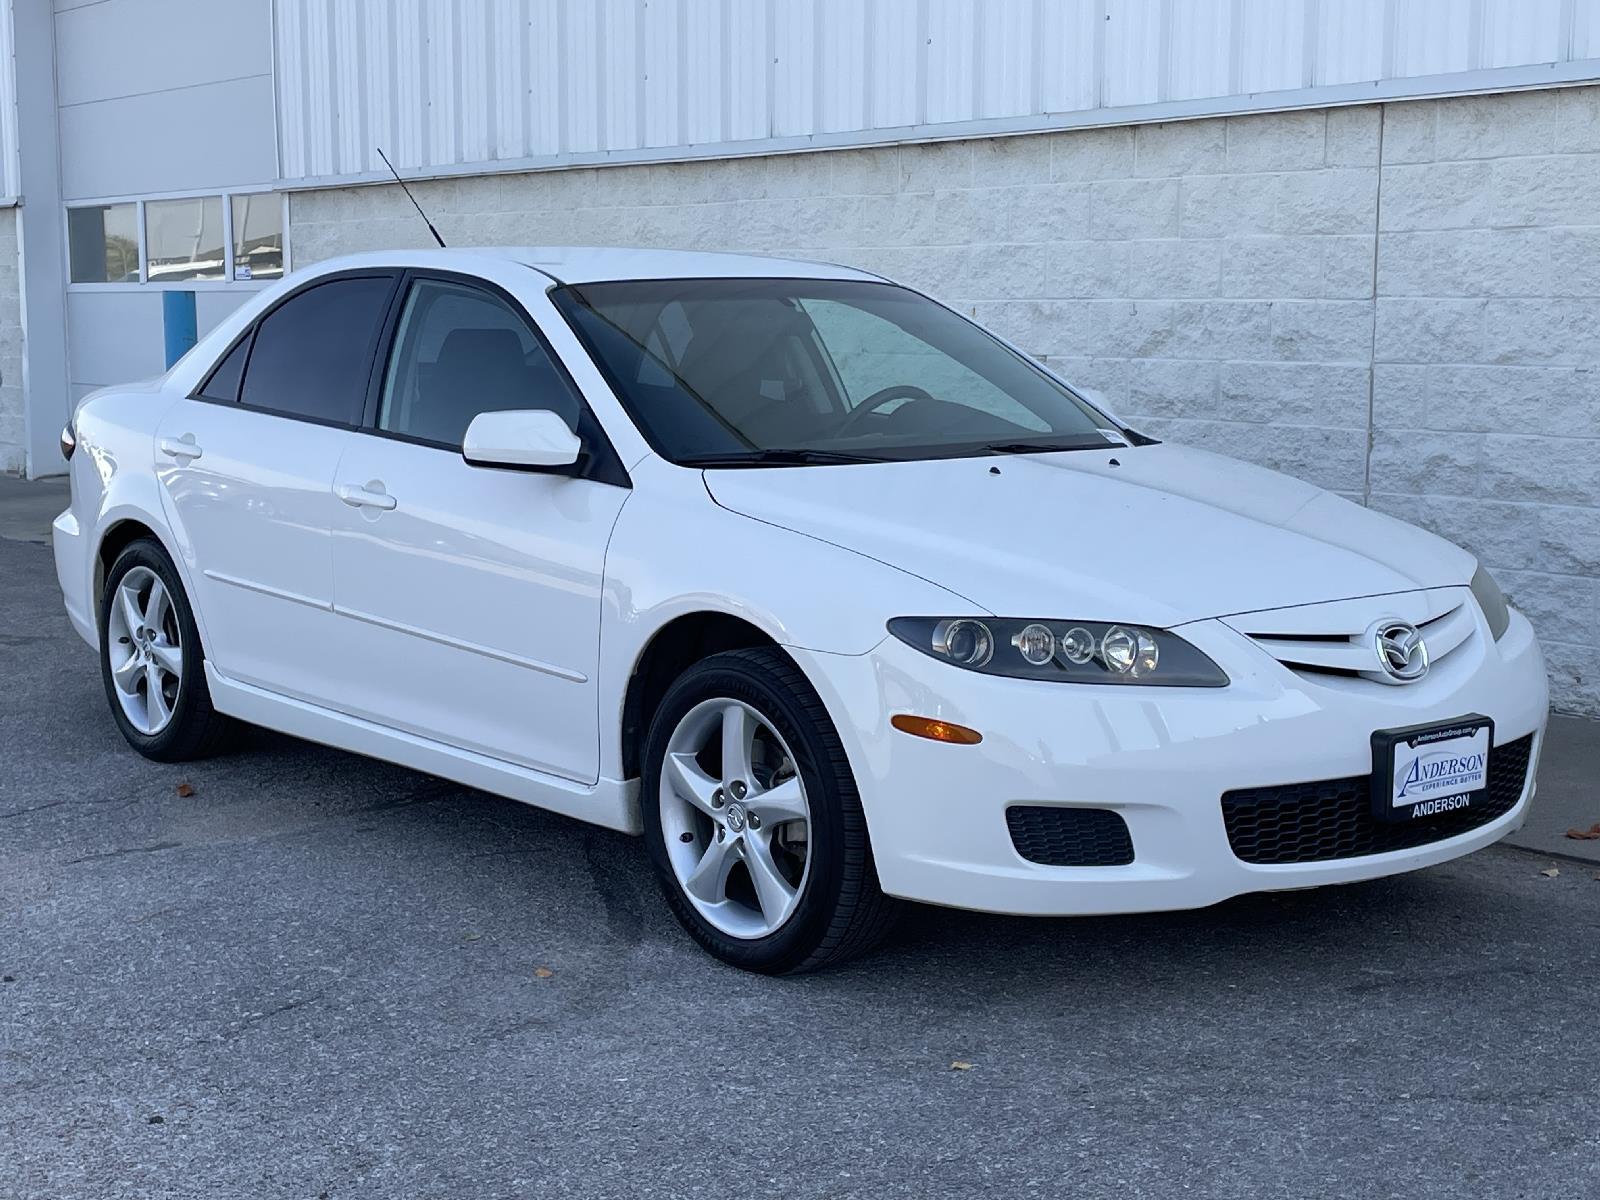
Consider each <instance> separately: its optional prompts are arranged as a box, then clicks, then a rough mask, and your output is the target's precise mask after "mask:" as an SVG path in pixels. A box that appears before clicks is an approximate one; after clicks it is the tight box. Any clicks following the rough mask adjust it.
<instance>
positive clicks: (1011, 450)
mask: <svg viewBox="0 0 1600 1200" xmlns="http://www.w3.org/2000/svg"><path fill="white" fill-rule="evenodd" d="M978 449H979V450H980V451H982V452H984V453H986V454H1056V453H1058V452H1060V451H1062V450H1120V449H1122V446H1121V444H1120V443H1117V442H1106V441H1101V442H985V443H984V444H983V445H981V446H979V447H978Z"/></svg>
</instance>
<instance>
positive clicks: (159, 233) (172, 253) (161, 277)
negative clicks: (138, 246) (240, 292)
mask: <svg viewBox="0 0 1600 1200" xmlns="http://www.w3.org/2000/svg"><path fill="white" fill-rule="evenodd" d="M144 245H145V280H146V281H147V282H149V283H180V282H187V281H189V280H196V279H225V278H227V276H226V275H225V274H224V270H225V265H226V264H225V263H224V261H223V246H224V245H225V242H224V240H223V233H222V197H221V196H195V197H192V198H191V199H188V200H148V201H146V202H145V206H144Z"/></svg>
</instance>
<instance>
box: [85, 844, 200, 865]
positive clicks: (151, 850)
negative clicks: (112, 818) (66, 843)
mask: <svg viewBox="0 0 1600 1200" xmlns="http://www.w3.org/2000/svg"><path fill="white" fill-rule="evenodd" d="M182 845H183V843H182V842H157V843H156V844H155V845H154V846H129V847H127V848H125V849H122V850H108V851H106V852H105V853H104V854H85V855H84V856H83V857H82V858H69V859H67V862H66V865H67V866H69V867H70V866H73V865H74V864H76V863H86V862H98V861H99V860H100V859H102V858H121V857H122V856H123V855H125V854H156V853H158V852H160V851H162V850H176V849H177V848H178V847H179V846H182Z"/></svg>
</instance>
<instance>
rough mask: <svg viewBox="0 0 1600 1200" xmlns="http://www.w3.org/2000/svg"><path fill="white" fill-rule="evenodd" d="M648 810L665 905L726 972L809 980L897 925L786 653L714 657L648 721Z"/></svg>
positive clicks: (816, 704)
mask: <svg viewBox="0 0 1600 1200" xmlns="http://www.w3.org/2000/svg"><path fill="white" fill-rule="evenodd" d="M642 807H643V817H644V828H645V837H646V840H647V842H648V845H649V850H650V858H651V862H652V864H653V865H654V867H655V870H656V874H657V876H658V878H659V879H660V881H661V885H662V888H663V890H664V892H665V893H666V896H667V900H668V903H669V904H670V905H671V906H672V909H673V911H674V912H675V913H676V914H677V916H678V919H679V921H681V922H682V924H683V926H684V928H685V929H687V930H688V931H689V933H690V934H692V935H693V936H694V938H695V940H696V941H698V942H699V943H700V944H701V945H702V946H703V947H705V948H706V949H707V950H709V951H710V952H711V953H712V954H714V955H716V956H717V957H718V958H720V959H722V960H723V961H724V962H727V963H731V964H732V965H734V966H737V967H742V968H744V969H746V970H750V971H761V972H765V973H768V974H783V973H791V972H800V971H807V970H814V969H816V968H818V967H822V966H827V965H831V964H834V963H838V962H842V961H844V960H845V959H847V958H851V957H854V956H855V955H858V954H861V953H864V952H865V951H867V950H869V949H870V948H871V947H872V946H873V945H875V944H876V943H877V942H878V941H879V940H881V939H882V937H883V936H884V935H885V934H886V933H887V932H888V930H889V928H890V926H891V924H892V921H893V918H894V916H895V913H896V907H897V906H896V903H895V902H894V901H893V900H891V899H889V898H888V897H886V896H884V895H883V893H882V892H881V891H880V890H879V888H878V879H877V871H876V868H875V867H874V865H873V862H872V848H871V845H870V843H869V841H868V839H867V827H866V819H865V817H864V815H863V813H862V811H861V801H860V798H859V796H858V795H857V792H856V786H855V779H854V777H853V776H852V774H851V772H850V765H849V763H848V762H847V761H846V759H845V754H844V747H843V746H842V745H841V744H840V742H839V736H838V733H837V732H836V731H835V730H834V727H833V723H832V722H831V721H830V720H829V718H828V714H827V711H826V710H825V709H824V708H823V706H822V702H821V700H820V699H818V697H817V695H816V692H815V691H814V690H813V689H812V688H811V686H810V685H809V684H808V683H807V681H806V679H805V677H804V676H803V675H802V674H801V673H800V672H799V670H798V669H796V667H795V665H794V663H793V662H792V661H790V660H789V659H788V658H787V657H786V656H785V655H783V654H782V653H781V652H780V651H778V650H775V649H752V650H736V651H731V652H729V653H726V654H718V655H715V656H714V657H712V658H708V659H706V660H705V661H704V662H701V663H699V664H697V665H696V666H694V667H691V668H690V669H689V670H688V671H686V672H685V673H684V674H683V676H682V677H680V678H679V679H678V681H677V682H676V683H675V684H674V685H673V686H672V688H671V689H670V690H669V691H668V693H667V695H666V697H665V698H664V699H663V701H662V703H661V704H660V706H659V707H658V709H657V711H656V713H655V717H654V719H653V721H652V722H651V726H650V734H649V737H648V739H647V743H646V750H645V771H644V788H643V796H642Z"/></svg>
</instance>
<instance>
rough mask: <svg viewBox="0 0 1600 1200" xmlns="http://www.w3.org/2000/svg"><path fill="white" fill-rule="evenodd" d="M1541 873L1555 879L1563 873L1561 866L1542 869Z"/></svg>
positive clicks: (1547, 877)
mask: <svg viewBox="0 0 1600 1200" xmlns="http://www.w3.org/2000/svg"><path fill="white" fill-rule="evenodd" d="M1539 874H1541V875H1543V876H1544V877H1545V878H1546V879H1554V878H1555V877H1556V876H1557V875H1559V874H1561V868H1560V867H1556V866H1549V867H1546V868H1545V869H1544V870H1542V871H1540V872H1539Z"/></svg>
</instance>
